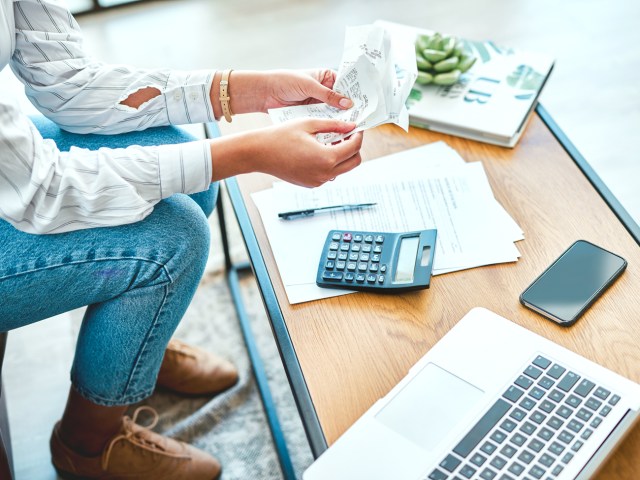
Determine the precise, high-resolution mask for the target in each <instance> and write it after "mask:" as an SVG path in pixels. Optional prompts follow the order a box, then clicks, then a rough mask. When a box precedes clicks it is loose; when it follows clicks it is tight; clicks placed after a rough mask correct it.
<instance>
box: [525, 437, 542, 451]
mask: <svg viewBox="0 0 640 480" xmlns="http://www.w3.org/2000/svg"><path fill="white" fill-rule="evenodd" d="M527 446H528V447H529V448H530V449H531V450H533V451H534V452H539V451H540V450H542V449H543V448H544V443H542V442H541V441H540V440H538V439H537V438H534V439H532V440H531V441H530V442H529V444H528V445H527Z"/></svg>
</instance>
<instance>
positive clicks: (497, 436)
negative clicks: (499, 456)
mask: <svg viewBox="0 0 640 480" xmlns="http://www.w3.org/2000/svg"><path fill="white" fill-rule="evenodd" d="M489 438H490V439H491V440H493V441H494V442H496V443H502V442H504V441H505V440H506V439H507V435H506V434H505V433H504V432H502V431H500V430H496V431H495V432H493V433H492V434H491V436H490V437H489Z"/></svg>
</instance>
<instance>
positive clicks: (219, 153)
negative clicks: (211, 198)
mask: <svg viewBox="0 0 640 480" xmlns="http://www.w3.org/2000/svg"><path fill="white" fill-rule="evenodd" d="M355 126H356V125H355V123H352V122H342V121H338V120H329V119H299V120H292V121H289V122H284V123H281V124H278V125H274V126H271V127H266V128H262V129H258V130H252V131H249V132H244V133H240V134H236V135H229V136H225V137H221V138H217V139H214V140H212V141H211V157H212V163H213V178H212V180H214V181H215V180H222V179H223V178H227V177H231V176H234V175H237V174H240V173H249V172H262V173H267V174H270V175H274V176H276V177H278V178H280V179H282V180H284V181H287V182H289V183H293V184H295V185H301V186H305V187H318V186H320V185H322V184H323V183H325V182H327V181H329V180H333V179H334V178H335V177H337V176H338V175H341V174H343V173H345V172H348V171H349V170H352V169H353V168H355V167H357V166H358V165H359V164H360V162H361V161H362V159H361V157H360V147H361V146H362V139H363V132H357V133H354V134H353V135H351V136H349V137H348V138H346V139H344V140H342V141H341V142H338V143H336V144H331V145H326V144H322V143H320V142H319V141H318V140H317V138H316V135H317V134H318V133H339V134H346V133H349V132H351V131H352V130H353V129H354V128H355Z"/></svg>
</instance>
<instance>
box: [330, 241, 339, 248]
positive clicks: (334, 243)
mask: <svg viewBox="0 0 640 480" xmlns="http://www.w3.org/2000/svg"><path fill="white" fill-rule="evenodd" d="M338 248H340V244H339V243H338V242H331V244H330V245H329V250H337V249H338Z"/></svg>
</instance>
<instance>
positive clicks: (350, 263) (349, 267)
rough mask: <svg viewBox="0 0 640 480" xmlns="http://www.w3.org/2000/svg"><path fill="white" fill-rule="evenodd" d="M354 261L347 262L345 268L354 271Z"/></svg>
mask: <svg viewBox="0 0 640 480" xmlns="http://www.w3.org/2000/svg"><path fill="white" fill-rule="evenodd" d="M356 266H357V264H356V262H349V263H347V270H349V271H350V272H354V271H355V270H356Z"/></svg>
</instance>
